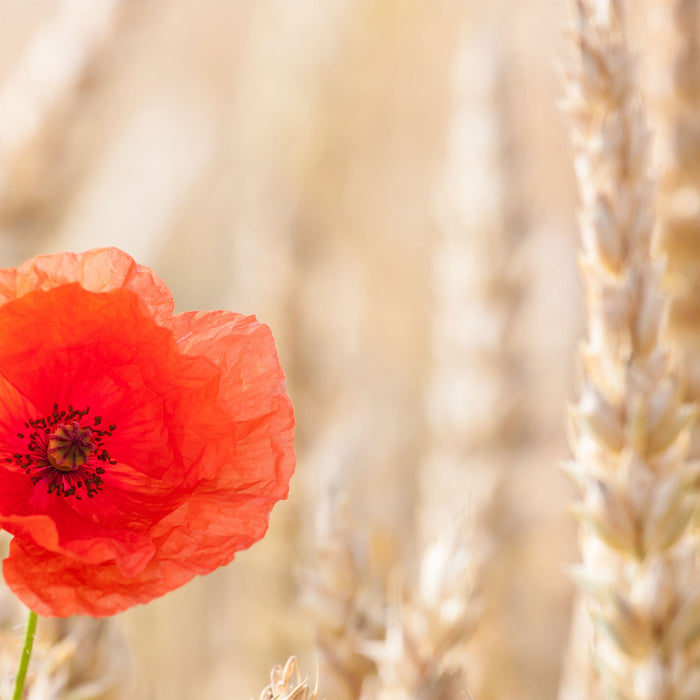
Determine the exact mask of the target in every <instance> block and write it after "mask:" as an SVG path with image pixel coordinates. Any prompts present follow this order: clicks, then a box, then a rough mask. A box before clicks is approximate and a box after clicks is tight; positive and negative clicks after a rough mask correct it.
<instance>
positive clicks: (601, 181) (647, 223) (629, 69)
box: [567, 0, 700, 700]
mask: <svg viewBox="0 0 700 700" xmlns="http://www.w3.org/2000/svg"><path fill="white" fill-rule="evenodd" d="M578 13H579V16H578V20H579V21H578V26H577V31H576V33H575V35H574V44H575V49H576V62H575V66H574V68H573V69H572V71H571V75H570V78H569V81H568V86H567V87H568V93H567V108H568V111H569V113H570V115H571V118H572V122H573V126H574V145H575V148H576V163H575V164H576V174H577V178H578V181H579V187H580V191H581V198H582V215H581V227H582V240H583V243H582V246H583V250H582V256H581V265H582V269H583V275H584V281H585V286H586V293H587V301H588V340H587V342H586V344H585V346H584V348H583V350H582V360H583V368H584V378H583V390H582V393H581V398H580V400H579V401H578V403H577V405H576V406H575V407H574V408H573V409H572V411H571V419H572V420H571V423H572V435H573V439H572V442H573V449H574V452H575V457H576V459H575V461H574V462H572V463H571V465H570V472H571V474H572V476H573V477H574V479H575V480H576V482H577V484H578V485H579V487H580V489H581V492H582V499H581V502H580V503H579V504H578V505H577V506H576V508H575V513H576V515H577V516H578V518H579V520H580V522H581V532H582V555H583V563H582V565H581V566H580V567H579V568H577V569H576V571H575V572H574V575H575V578H576V579H577V581H578V583H579V585H580V587H581V588H582V590H583V591H584V593H585V596H586V600H587V603H588V607H589V612H590V615H591V619H592V622H593V630H594V631H593V637H592V639H591V647H592V653H593V660H594V663H595V665H596V669H597V672H598V676H599V682H600V687H601V689H602V693H603V695H604V697H606V698H611V699H612V698H615V699H620V700H652V699H654V700H680V699H681V698H684V699H686V698H687V699H690V698H692V697H698V693H700V671H699V670H698V669H697V668H695V667H694V666H697V660H698V648H697V647H698V645H697V643H696V642H697V641H698V633H699V632H700V596H699V595H698V590H699V587H698V582H697V576H696V571H695V568H694V559H695V556H696V554H697V551H696V545H695V543H694V542H693V540H692V539H691V538H689V537H688V536H687V528H688V523H689V520H690V518H691V515H692V513H693V510H694V509H695V507H696V499H695V496H694V495H693V493H692V491H691V490H690V489H689V482H690V481H691V480H692V478H693V472H694V471H696V468H695V467H693V466H692V465H690V464H689V463H688V460H687V453H688V442H689V426H690V424H691V422H692V419H693V417H694V409H693V407H691V406H689V405H687V404H684V403H683V400H682V399H683V396H682V390H681V386H680V384H679V382H678V380H677V378H676V377H675V376H674V375H673V374H672V372H671V371H670V369H669V358H668V353H667V351H666V350H665V349H664V347H663V346H662V344H661V342H660V334H661V330H662V321H663V315H664V311H665V304H664V298H663V296H662V294H661V292H660V281H661V277H662V274H663V266H662V264H661V263H660V262H659V261H658V260H655V259H654V258H653V256H652V230H653V217H652V212H651V202H652V196H653V187H652V184H651V182H650V179H649V176H648V148H649V137H648V133H647V128H646V126H645V115H644V112H643V109H642V106H641V104H640V100H639V97H638V95H637V93H636V87H635V72H634V64H633V61H632V59H631V56H630V52H629V49H628V46H627V41H626V36H625V26H624V16H623V7H622V3H620V2H616V1H615V0H612V1H599V2H595V3H593V2H589V1H588V0H580V1H579V2H578Z"/></svg>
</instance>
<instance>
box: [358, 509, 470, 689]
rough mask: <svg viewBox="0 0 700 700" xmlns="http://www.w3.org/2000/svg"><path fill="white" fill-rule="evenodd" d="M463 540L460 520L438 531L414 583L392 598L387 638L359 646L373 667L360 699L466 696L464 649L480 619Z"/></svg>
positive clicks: (465, 539) (467, 544)
mask: <svg viewBox="0 0 700 700" xmlns="http://www.w3.org/2000/svg"><path fill="white" fill-rule="evenodd" d="M467 535H468V528H467V527H466V522H465V519H464V518H457V519H455V520H454V521H453V522H452V526H451V527H446V528H444V529H442V530H441V531H440V534H439V535H438V536H437V537H436V538H434V540H433V541H432V542H431V543H430V544H429V545H428V546H427V547H426V549H425V551H424V553H423V556H422V558H421V564H420V569H419V572H418V576H417V577H415V581H411V582H410V584H409V583H408V582H406V584H405V585H404V586H402V587H401V590H400V591H399V590H397V591H396V595H395V596H393V599H390V601H389V605H388V607H387V613H386V615H387V618H386V636H385V638H384V639H383V640H381V641H377V642H367V643H365V644H364V645H363V647H362V648H363V650H364V653H365V654H367V655H368V656H369V657H370V658H373V659H374V660H375V662H376V664H377V677H376V679H371V680H370V679H368V680H367V681H366V682H365V685H364V687H363V689H362V690H363V692H362V695H361V699H362V700H412V699H413V698H430V699H431V700H457V699H458V698H459V699H460V700H462V699H463V700H466V699H467V698H469V697H470V696H469V694H468V692H467V678H466V670H465V669H466V658H467V654H466V651H465V645H466V643H467V641H468V640H469V638H470V637H471V635H472V633H473V631H474V628H475V626H476V623H477V620H478V618H479V616H480V615H479V606H478V604H477V603H476V601H474V600H473V599H472V589H473V585H474V576H475V568H474V563H473V558H472V555H471V550H472V548H471V545H470V542H469V541H468V536H467ZM397 588H398V587H397Z"/></svg>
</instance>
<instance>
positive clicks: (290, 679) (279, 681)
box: [260, 656, 318, 700]
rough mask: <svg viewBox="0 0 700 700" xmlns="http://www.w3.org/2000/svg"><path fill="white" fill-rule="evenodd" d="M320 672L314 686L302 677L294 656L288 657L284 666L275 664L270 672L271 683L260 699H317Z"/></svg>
mask: <svg viewBox="0 0 700 700" xmlns="http://www.w3.org/2000/svg"><path fill="white" fill-rule="evenodd" d="M317 698H318V673H317V674H316V682H315V684H314V686H313V688H312V687H311V685H309V679H308V678H302V677H301V672H300V671H299V666H298V665H297V660H296V658H295V657H294V656H290V657H289V659H287V663H286V664H285V665H284V666H275V667H274V668H273V669H272V671H271V673H270V685H268V686H267V687H266V688H265V689H264V690H263V691H262V693H260V700H317Z"/></svg>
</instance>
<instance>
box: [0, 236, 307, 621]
mask: <svg viewBox="0 0 700 700" xmlns="http://www.w3.org/2000/svg"><path fill="white" fill-rule="evenodd" d="M293 430H294V417H293V411H292V406H291V402H290V400H289V398H288V396H287V394H286V393H285V389H284V375H283V372H282V369H281V367H280V365H279V361H278V359H277V354H276V352H275V346H274V340H273V338H272V335H271V333H270V330H269V328H268V327H267V326H265V325H263V324H261V323H259V322H258V321H257V320H256V319H255V317H253V316H247V317H246V316H241V315H239V314H234V313H229V312H226V311H204V312H188V313H181V314H177V315H173V299H172V295H171V293H170V291H169V290H168V288H167V287H166V286H165V284H164V283H163V282H162V281H161V280H160V279H158V277H156V275H155V274H154V273H153V272H152V271H151V270H150V269H148V268H147V267H144V266H142V265H138V264H136V263H135V262H134V261H133V260H132V259H131V258H130V257H129V256H128V255H126V254H125V253H123V252H121V251H119V250H117V249H114V248H110V249H101V250H91V251H88V252H86V253H83V254H72V253H61V254H58V255H44V256H39V257H36V258H33V259H32V260H29V261H27V262H25V263H24V264H23V265H21V266H20V267H19V268H16V269H6V270H0V527H2V528H3V529H5V530H7V531H8V532H10V533H11V534H12V535H13V539H12V541H11V544H10V552H9V556H8V557H7V558H6V559H5V561H4V562H3V571H4V575H5V580H6V581H7V584H8V585H9V586H10V588H11V589H12V590H13V591H14V592H15V594H16V595H17V596H18V597H19V598H20V599H21V600H22V601H23V602H24V603H25V604H26V605H27V606H28V607H29V608H31V609H32V610H34V611H35V612H37V613H39V614H42V615H48V616H59V617H64V616H67V615H73V614H84V615H92V616H96V617H101V616H105V615H112V614H114V613H116V612H119V611H120V610H124V609H125V608H128V607H131V606H132V605H136V604H138V603H145V602H147V601H149V600H151V599H153V598H155V597H157V596H160V595H163V594H164V593H166V592H167V591H170V590H172V589H174V588H177V587H178V586H181V585H182V584H184V583H186V582H187V581H189V580H190V579H191V578H192V577H193V576H194V575H195V574H206V573H208V572H210V571H212V570H213V569H215V568H217V567H219V566H222V565H223V564H226V563H228V562H229V561H231V560H232V559H233V557H234V554H235V553H236V552H237V551H239V550H241V549H245V548H246V547H249V546H250V545H251V544H252V543H254V542H255V541H256V540H258V539H260V538H261V537H262V536H263V535H264V534H265V531H266V529H267V525H268V517H269V513H270V510H271V508H272V506H273V505H274V504H275V502H277V501H278V500H280V499H282V498H285V497H286V496H287V492H288V487H289V479H290V477H291V475H292V472H293V470H294V451H293Z"/></svg>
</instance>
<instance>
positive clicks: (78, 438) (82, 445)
mask: <svg viewBox="0 0 700 700" xmlns="http://www.w3.org/2000/svg"><path fill="white" fill-rule="evenodd" d="M91 436H92V430H91V429H90V428H88V427H85V428H83V427H81V426H80V423H78V421H77V420H73V421H71V422H70V423H59V424H58V425H57V426H56V428H55V430H54V431H53V432H52V433H50V434H49V442H48V445H47V449H46V456H47V458H48V460H49V463H50V464H51V466H52V467H54V468H55V469H58V471H60V472H73V471H75V470H76V469H79V468H80V467H82V466H83V465H84V464H87V462H88V459H89V458H90V455H91V454H92V450H93V449H94V447H95V443H94V442H93V441H92V440H91V439H90V438H91Z"/></svg>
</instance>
